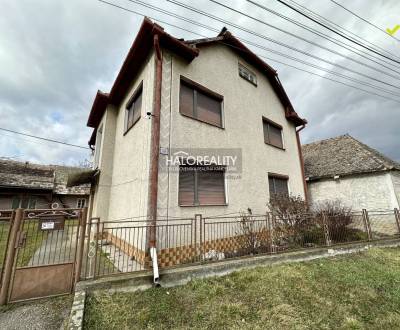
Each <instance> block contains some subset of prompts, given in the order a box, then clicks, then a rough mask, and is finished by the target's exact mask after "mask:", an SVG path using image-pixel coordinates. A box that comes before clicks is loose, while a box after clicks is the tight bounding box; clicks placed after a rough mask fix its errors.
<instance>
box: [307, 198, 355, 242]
mask: <svg viewBox="0 0 400 330" xmlns="http://www.w3.org/2000/svg"><path fill="white" fill-rule="evenodd" d="M351 211H352V210H351V208H350V207H347V206H345V205H343V203H342V202H341V201H340V200H334V201H325V202H323V203H320V204H318V205H317V206H316V207H315V208H314V212H315V216H316V218H317V221H318V222H320V223H321V224H323V215H324V214H325V216H326V217H325V219H326V225H327V226H328V230H329V235H330V239H331V240H332V241H335V242H345V241H349V240H352V236H353V232H354V229H351V228H349V227H350V225H351V224H352V223H353V218H352V214H351Z"/></svg>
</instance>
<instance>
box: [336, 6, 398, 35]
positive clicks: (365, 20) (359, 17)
mask: <svg viewBox="0 0 400 330" xmlns="http://www.w3.org/2000/svg"><path fill="white" fill-rule="evenodd" d="M330 1H331V2H333V3H334V4H335V5H336V6H339V7H341V8H343V9H344V10H345V11H347V12H349V13H350V14H352V15H353V16H355V17H357V18H358V19H360V20H362V21H363V22H365V23H367V24H368V25H370V26H372V27H374V28H375V29H377V30H379V31H381V32H383V33H384V34H386V35H387V36H389V37H392V38H393V39H395V40H397V41H400V40H399V39H397V38H396V37H394V36H392V35H390V34H389V33H387V32H386V31H385V30H383V29H381V28H380V27H379V26H377V25H376V24H374V23H372V22H370V21H368V20H367V19H365V18H363V17H361V16H360V15H358V14H356V13H355V12H353V11H351V10H350V9H348V8H346V7H345V6H343V5H342V4H341V3H338V2H337V1H335V0H330Z"/></svg>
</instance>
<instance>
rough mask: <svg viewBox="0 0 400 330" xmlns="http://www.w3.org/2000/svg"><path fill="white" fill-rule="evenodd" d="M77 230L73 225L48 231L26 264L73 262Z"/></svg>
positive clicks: (39, 264)
mask: <svg viewBox="0 0 400 330" xmlns="http://www.w3.org/2000/svg"><path fill="white" fill-rule="evenodd" d="M67 228H68V229H67ZM77 230H78V227H77V226H73V227H66V229H65V230H54V231H51V232H49V233H48V234H47V238H46V239H45V240H44V241H43V242H42V244H41V246H40V247H39V248H38V249H37V250H36V252H35V254H34V255H33V256H32V258H31V260H30V261H29V263H28V266H41V265H49V264H56V263H65V262H73V261H74V257H75V251H76V243H77V242H76V239H77V237H76V233H77Z"/></svg>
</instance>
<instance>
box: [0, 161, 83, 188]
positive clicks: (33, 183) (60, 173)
mask: <svg viewBox="0 0 400 330" xmlns="http://www.w3.org/2000/svg"><path fill="white" fill-rule="evenodd" d="M81 170H82V169H81V168H79V167H69V166H59V165H40V164H32V163H29V162H18V161H13V160H5V159H0V187H6V188H26V189H39V190H49V191H53V192H54V193H56V194H62V195H68V194H70V195H87V194H89V191H90V186H89V185H80V186H76V187H68V188H67V187H66V183H67V179H68V173H70V172H74V171H81Z"/></svg>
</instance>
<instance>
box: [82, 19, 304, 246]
mask: <svg viewBox="0 0 400 330" xmlns="http://www.w3.org/2000/svg"><path fill="white" fill-rule="evenodd" d="M87 124H88V126H89V127H92V128H93V129H94V131H93V134H92V137H91V139H90V141H89V144H90V145H91V146H93V147H94V148H95V162H94V163H95V165H94V166H95V168H96V169H99V172H100V174H99V175H98V179H97V185H96V187H95V189H94V191H95V193H94V196H93V198H92V200H93V205H92V211H91V216H92V217H99V218H100V220H101V221H117V220H121V219H130V218H131V219H135V218H138V217H142V218H145V219H150V220H151V221H155V220H157V219H165V218H173V219H175V218H188V217H193V216H194V214H195V213H197V214H199V213H200V214H203V215H205V216H208V215H216V214H233V213H238V212H240V211H243V210H247V209H248V208H250V209H251V210H252V212H253V213H254V214H255V213H257V214H262V213H265V212H266V210H267V203H268V200H269V197H270V195H271V193H288V194H293V195H300V196H303V197H305V189H306V188H305V182H304V175H303V166H302V156H301V149H300V143H299V134H298V131H299V129H301V128H302V127H304V125H305V124H306V121H305V120H304V119H301V118H300V117H299V116H298V115H297V113H296V112H295V111H294V109H293V106H292V104H291V103H290V100H289V98H288V96H287V95H286V93H285V90H284V89H283V87H282V84H281V83H280V81H279V79H278V75H277V73H276V71H275V70H274V69H272V68H271V67H270V66H269V65H268V64H266V63H265V62H264V61H263V60H261V59H260V58H259V57H258V56H256V55H255V54H254V53H253V52H252V51H250V50H249V49H248V48H247V47H246V46H245V45H243V44H242V43H241V42H240V41H239V40H238V39H237V38H235V37H234V36H233V35H232V34H231V33H230V32H229V31H227V30H226V29H225V28H224V29H223V30H222V31H221V32H220V33H219V35H218V36H216V37H214V38H207V39H198V40H190V41H185V40H182V39H177V38H174V37H173V36H171V35H169V34H167V33H166V32H165V31H164V30H163V28H162V27H160V26H159V25H157V24H155V23H153V22H151V21H150V20H148V19H144V21H143V23H142V25H141V27H140V30H139V32H138V35H137V37H136V39H135V41H134V43H133V45H132V47H131V48H130V50H129V53H128V55H127V57H126V59H125V61H124V63H123V65H122V68H121V70H120V72H119V73H118V76H117V78H116V80H115V82H114V84H113V86H112V88H111V91H110V92H109V93H103V92H100V91H99V92H98V93H97V95H96V98H95V100H94V103H93V106H92V109H91V112H90V115H89V119H88V123H87ZM200 154H201V155H202V156H207V157H208V158H207V157H203V158H202V159H203V162H201V161H200V163H199V162H197V163H193V162H190V161H189V158H191V157H195V156H198V155H200ZM221 154H223V156H226V157H228V159H234V160H235V161H236V164H234V165H235V166H234V168H235V171H233V172H232V173H229V171H228V170H225V168H226V164H222V166H217V167H216V166H214V165H215V162H213V161H211V162H208V161H204V160H207V159H209V158H211V159H212V160H214V161H215V160H216V159H217V156H220V155H221ZM174 155H175V156H176V155H180V156H181V157H180V159H181V162H180V163H179V164H177V163H176V162H175V161H173V160H171V157H173V156H174ZM182 155H183V156H182ZM213 157H214V158H213ZM229 157H230V158H229ZM218 164H219V163H218ZM219 165H221V164H219ZM150 240H151V238H150ZM153 243H154V242H153Z"/></svg>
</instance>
